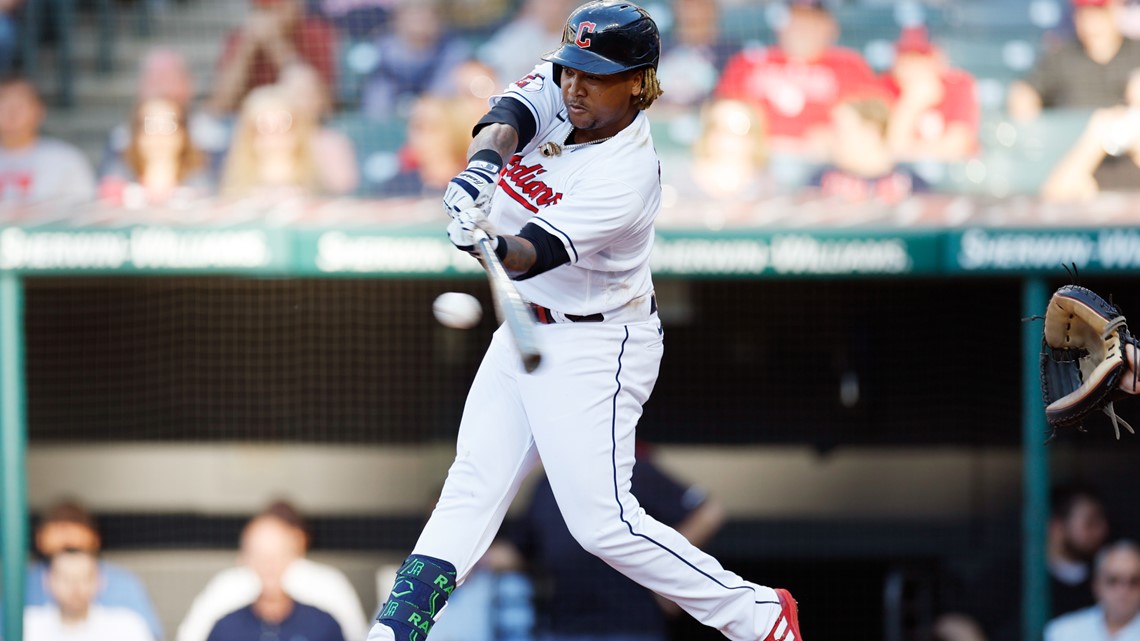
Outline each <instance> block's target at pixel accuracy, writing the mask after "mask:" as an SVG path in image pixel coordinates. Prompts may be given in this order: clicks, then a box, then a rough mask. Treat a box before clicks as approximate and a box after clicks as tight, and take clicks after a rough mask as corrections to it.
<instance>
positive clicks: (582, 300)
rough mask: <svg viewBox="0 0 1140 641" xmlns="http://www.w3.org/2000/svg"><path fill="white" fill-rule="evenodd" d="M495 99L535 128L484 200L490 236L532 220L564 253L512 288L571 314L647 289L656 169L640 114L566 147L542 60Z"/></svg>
mask: <svg viewBox="0 0 1140 641" xmlns="http://www.w3.org/2000/svg"><path fill="white" fill-rule="evenodd" d="M505 96H510V97H511V98H514V99H517V100H518V101H520V102H522V103H523V104H524V105H526V106H527V108H528V109H529V110H530V112H531V114H532V115H533V116H534V119H535V123H536V124H537V127H536V128H535V132H536V133H535V136H534V140H531V141H530V143H529V144H527V145H526V146H525V147H524V148H523V149H522V151H521V152H520V153H519V154H516V155H515V156H514V157H513V158H511V160H510V162H509V163H507V166H506V170H505V173H504V174H503V179H502V182H501V183H500V184H499V189H498V191H497V192H496V193H495V197H494V199H493V200H492V201H491V211H490V215H489V219H490V221H491V224H492V225H494V227H495V230H496V231H498V232H499V233H500V234H515V233H518V231H519V230H520V229H522V228H523V226H525V225H526V224H527V223H535V224H537V225H539V226H540V227H542V228H543V229H545V230H546V231H547V232H549V233H551V234H553V235H554V236H555V237H557V238H558V239H560V240H561V241H562V244H563V245H564V246H565V247H566V254H567V255H568V256H569V257H570V263H569V264H568V265H563V266H560V267H557V268H555V269H552V270H550V271H549V272H546V273H544V274H540V275H539V276H536V277H534V278H531V279H527V280H523V281H519V282H518V283H517V287H518V290H519V293H520V294H521V295H522V296H523V297H524V298H526V299H527V300H529V301H531V302H533V303H538V304H539V305H542V306H544V307H549V308H550V309H553V310H557V311H560V312H563V313H566V314H581V315H586V314H594V313H597V312H602V313H604V312H607V311H609V310H613V309H617V308H619V307H621V306H622V305H625V304H626V303H628V302H630V301H631V300H633V299H635V298H639V297H642V296H644V295H646V294H649V293H650V292H651V291H653V280H652V278H651V277H650V273H649V254H650V252H652V250H653V221H654V219H655V218H656V217H657V213H658V212H659V211H660V210H661V172H660V162H659V161H658V159H657V152H656V150H654V148H653V140H652V138H651V137H650V133H649V120H648V119H647V118H646V116H645V114H644V113H639V114H638V115H637V117H636V118H635V119H634V121H633V123H632V124H631V125H629V126H628V127H626V128H625V129H623V130H621V132H619V133H618V134H617V135H616V136H614V137H613V138H611V139H609V140H606V141H605V142H602V143H595V144H580V145H569V146H567V145H564V144H563V141H565V140H566V137H567V135H568V134H569V133H570V131H571V130H572V129H573V128H574V127H573V125H571V124H570V120H569V118H568V117H567V115H566V105H565V104H563V102H562V91H561V90H560V89H559V88H558V85H556V84H555V83H554V69H553V65H552V64H551V63H544V64H541V65H539V66H537V67H535V69H534V71H533V72H532V73H531V74H530V75H529V76H527V77H525V78H523V79H522V80H519V81H518V82H516V83H512V84H511V85H510V88H509V89H508V90H507V92H506V93H504V94H502V95H499V96H496V97H495V98H492V104H494V103H495V102H498V101H499V100H502V99H503V98H504V97H505ZM546 142H555V143H557V144H558V145H560V146H561V147H562V153H560V154H559V155H557V156H551V157H549V158H548V157H546V156H544V155H543V154H542V152H541V151H540V147H541V146H542V145H543V144H544V143H546Z"/></svg>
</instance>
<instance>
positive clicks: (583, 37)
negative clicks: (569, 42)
mask: <svg viewBox="0 0 1140 641" xmlns="http://www.w3.org/2000/svg"><path fill="white" fill-rule="evenodd" d="M597 28H598V25H597V23H595V22H580V23H578V35H577V37H576V38H575V39H574V44H576V45H578V47H579V48H582V49H589V48H590V36H589V35H588V34H591V33H594V29H597Z"/></svg>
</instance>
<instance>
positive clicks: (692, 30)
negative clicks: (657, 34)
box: [657, 0, 733, 107]
mask: <svg viewBox="0 0 1140 641" xmlns="http://www.w3.org/2000/svg"><path fill="white" fill-rule="evenodd" d="M667 36H668V37H667V41H666V43H665V46H663V47H662V51H661V64H660V66H659V68H658V70H657V77H658V78H660V79H661V86H663V87H668V88H669V90H668V91H666V92H665V94H664V95H663V96H661V100H660V101H658V103H657V104H659V105H660V104H664V105H666V106H669V105H673V106H678V107H696V106H697V105H699V104H700V103H701V102H703V101H704V100H705V99H706V98H708V97H709V94H711V93H712V91H713V89H714V88H715V87H716V83H717V80H718V79H719V78H720V73H721V71H722V70H724V66H725V64H727V63H728V59H729V58H730V57H731V56H732V54H733V48H732V46H730V45H729V44H728V43H726V42H724V41H723V40H722V39H721V35H720V9H719V6H718V4H717V3H716V2H709V1H708V0H673V29H672V31H671V32H669V33H668V34H667Z"/></svg>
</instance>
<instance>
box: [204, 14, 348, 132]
mask: <svg viewBox="0 0 1140 641" xmlns="http://www.w3.org/2000/svg"><path fill="white" fill-rule="evenodd" d="M252 1H253V11H251V12H250V14H249V17H248V18H246V21H245V24H244V25H242V26H241V27H239V28H238V29H236V30H234V31H233V32H231V33H230V35H229V36H228V38H227V40H226V47H225V50H224V52H223V53H222V57H221V60H220V61H219V62H218V68H217V71H216V73H215V84H214V95H213V99H212V100H211V106H212V108H213V109H214V110H215V111H216V112H218V113H231V112H233V111H234V110H235V109H236V108H237V107H238V106H239V105H241V104H242V102H243V101H244V99H245V97H246V95H247V94H248V93H249V92H250V91H251V90H252V89H254V88H256V87H260V86H262V85H268V84H272V83H274V82H277V79H278V76H279V74H280V72H281V70H282V69H284V68H285V66H286V65H288V64H289V63H292V62H298V61H301V62H306V63H308V64H310V65H312V66H313V67H314V68H315V69H316V70H317V72H318V73H320V75H321V80H322V81H323V82H324V84H325V87H328V88H331V87H333V86H335V84H334V83H335V80H336V74H335V69H336V51H337V43H336V31H335V30H334V29H333V28H332V26H331V25H329V24H328V23H327V22H325V21H324V20H322V19H320V18H317V17H311V16H307V15H306V14H305V9H304V6H303V5H302V3H301V0H252Z"/></svg>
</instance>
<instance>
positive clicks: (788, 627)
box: [764, 588, 803, 641]
mask: <svg viewBox="0 0 1140 641" xmlns="http://www.w3.org/2000/svg"><path fill="white" fill-rule="evenodd" d="M776 596H777V597H779V598H780V616H779V617H777V618H776V627H774V628H772V631H771V632H769V633H768V636H766V637H764V641H803V639H802V638H800V613H799V611H798V610H797V609H796V600H795V599H793V598H792V593H791V592H788V591H787V590H784V589H782V588H777V589H776Z"/></svg>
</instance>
